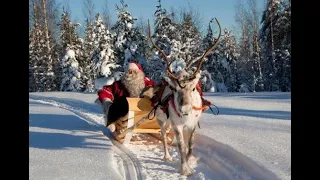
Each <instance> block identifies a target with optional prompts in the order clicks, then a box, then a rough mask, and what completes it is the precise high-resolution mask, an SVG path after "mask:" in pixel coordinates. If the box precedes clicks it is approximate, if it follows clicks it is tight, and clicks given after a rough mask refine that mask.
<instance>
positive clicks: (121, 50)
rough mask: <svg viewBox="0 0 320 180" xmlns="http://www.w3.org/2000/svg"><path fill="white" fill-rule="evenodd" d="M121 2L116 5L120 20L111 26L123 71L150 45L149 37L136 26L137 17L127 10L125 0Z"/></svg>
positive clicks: (116, 51)
mask: <svg viewBox="0 0 320 180" xmlns="http://www.w3.org/2000/svg"><path fill="white" fill-rule="evenodd" d="M120 3H121V4H120V6H118V5H116V10H117V14H118V20H117V22H116V23H115V25H114V26H113V27H112V28H111V31H112V32H113V34H114V44H115V56H116V59H117V63H118V64H119V65H121V68H119V71H123V70H124V69H126V68H127V64H128V62H129V61H131V60H132V59H134V58H137V57H144V55H146V50H145V49H146V48H147V47H148V44H147V38H146V37H145V36H144V35H143V34H142V33H141V31H140V30H139V28H136V27H134V24H135V21H136V20H137V19H136V18H134V17H132V15H131V13H130V12H128V11H127V9H126V8H127V7H128V5H127V4H125V3H124V1H123V0H121V1H120ZM143 59H144V58H143ZM136 60H137V59H136Z"/></svg>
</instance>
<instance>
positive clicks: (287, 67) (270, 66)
mask: <svg viewBox="0 0 320 180" xmlns="http://www.w3.org/2000/svg"><path fill="white" fill-rule="evenodd" d="M261 23H262V27H261V29H260V37H261V40H262V42H263V43H262V45H263V67H264V74H265V79H266V81H265V85H266V88H267V90H268V91H275V90H282V91H290V90H291V82H290V81H291V75H290V74H291V57H290V54H291V2H290V1H288V0H268V1H267V6H266V9H265V10H264V12H263V15H262V19H261Z"/></svg>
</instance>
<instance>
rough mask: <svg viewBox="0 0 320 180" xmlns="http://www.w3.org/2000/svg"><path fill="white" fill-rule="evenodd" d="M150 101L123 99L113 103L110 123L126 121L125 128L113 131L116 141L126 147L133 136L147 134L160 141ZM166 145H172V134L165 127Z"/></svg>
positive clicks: (159, 132)
mask: <svg viewBox="0 0 320 180" xmlns="http://www.w3.org/2000/svg"><path fill="white" fill-rule="evenodd" d="M152 109H153V107H152V105H151V101H150V100H149V99H147V98H129V97H127V98H123V99H122V100H118V101H117V102H115V103H114V104H113V105H112V106H111V107H110V110H109V114H110V116H108V119H111V120H112V121H115V122H117V121H123V122H125V121H127V122H126V123H127V127H126V128H124V129H123V130H121V131H115V132H114V134H113V135H114V136H115V139H116V140H117V141H119V142H120V143H122V144H124V145H127V144H129V143H130V142H131V140H132V137H133V135H134V134H149V135H151V136H153V137H156V138H158V139H160V140H162V139H161V129H160V126H159V124H158V122H157V119H156V117H155V114H154V113H152V112H151V111H152ZM113 119H114V120H113ZM167 137H168V138H167V139H168V144H169V145H170V144H173V143H174V141H175V139H174V133H173V131H172V130H170V127H169V126H167Z"/></svg>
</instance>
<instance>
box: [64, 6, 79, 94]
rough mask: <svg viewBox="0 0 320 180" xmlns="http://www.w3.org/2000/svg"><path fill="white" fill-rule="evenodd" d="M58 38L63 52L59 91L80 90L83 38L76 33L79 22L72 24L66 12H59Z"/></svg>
mask: <svg viewBox="0 0 320 180" xmlns="http://www.w3.org/2000/svg"><path fill="white" fill-rule="evenodd" d="M59 26H60V32H61V34H60V39H61V46H62V49H63V50H64V52H65V55H64V56H63V58H62V60H61V64H60V68H61V84H60V90H61V91H81V90H83V86H84V83H83V82H82V81H81V73H82V68H81V66H79V64H81V65H82V64H83V57H84V56H83V49H82V47H83V45H82V43H83V40H82V39H81V38H79V36H78V35H77V33H76V28H78V27H79V24H78V23H76V24H74V23H73V22H72V21H71V20H70V19H69V15H68V13H67V12H65V11H64V12H63V13H62V14H61V22H60V24H59Z"/></svg>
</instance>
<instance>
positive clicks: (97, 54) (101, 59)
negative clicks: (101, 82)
mask: <svg viewBox="0 0 320 180" xmlns="http://www.w3.org/2000/svg"><path fill="white" fill-rule="evenodd" d="M93 38H94V46H95V50H94V52H93V56H92V60H93V67H92V68H93V72H94V79H96V78H99V77H101V76H106V77H108V76H110V75H112V74H113V72H114V71H115V69H117V68H118V67H119V65H118V64H117V62H116V60H115V55H114V50H113V49H114V47H113V44H112V42H113V40H112V35H111V33H110V32H109V30H107V29H106V28H105V26H104V24H103V21H102V19H101V17H100V14H99V13H98V14H97V15H96V20H95V22H94V25H93Z"/></svg>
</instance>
